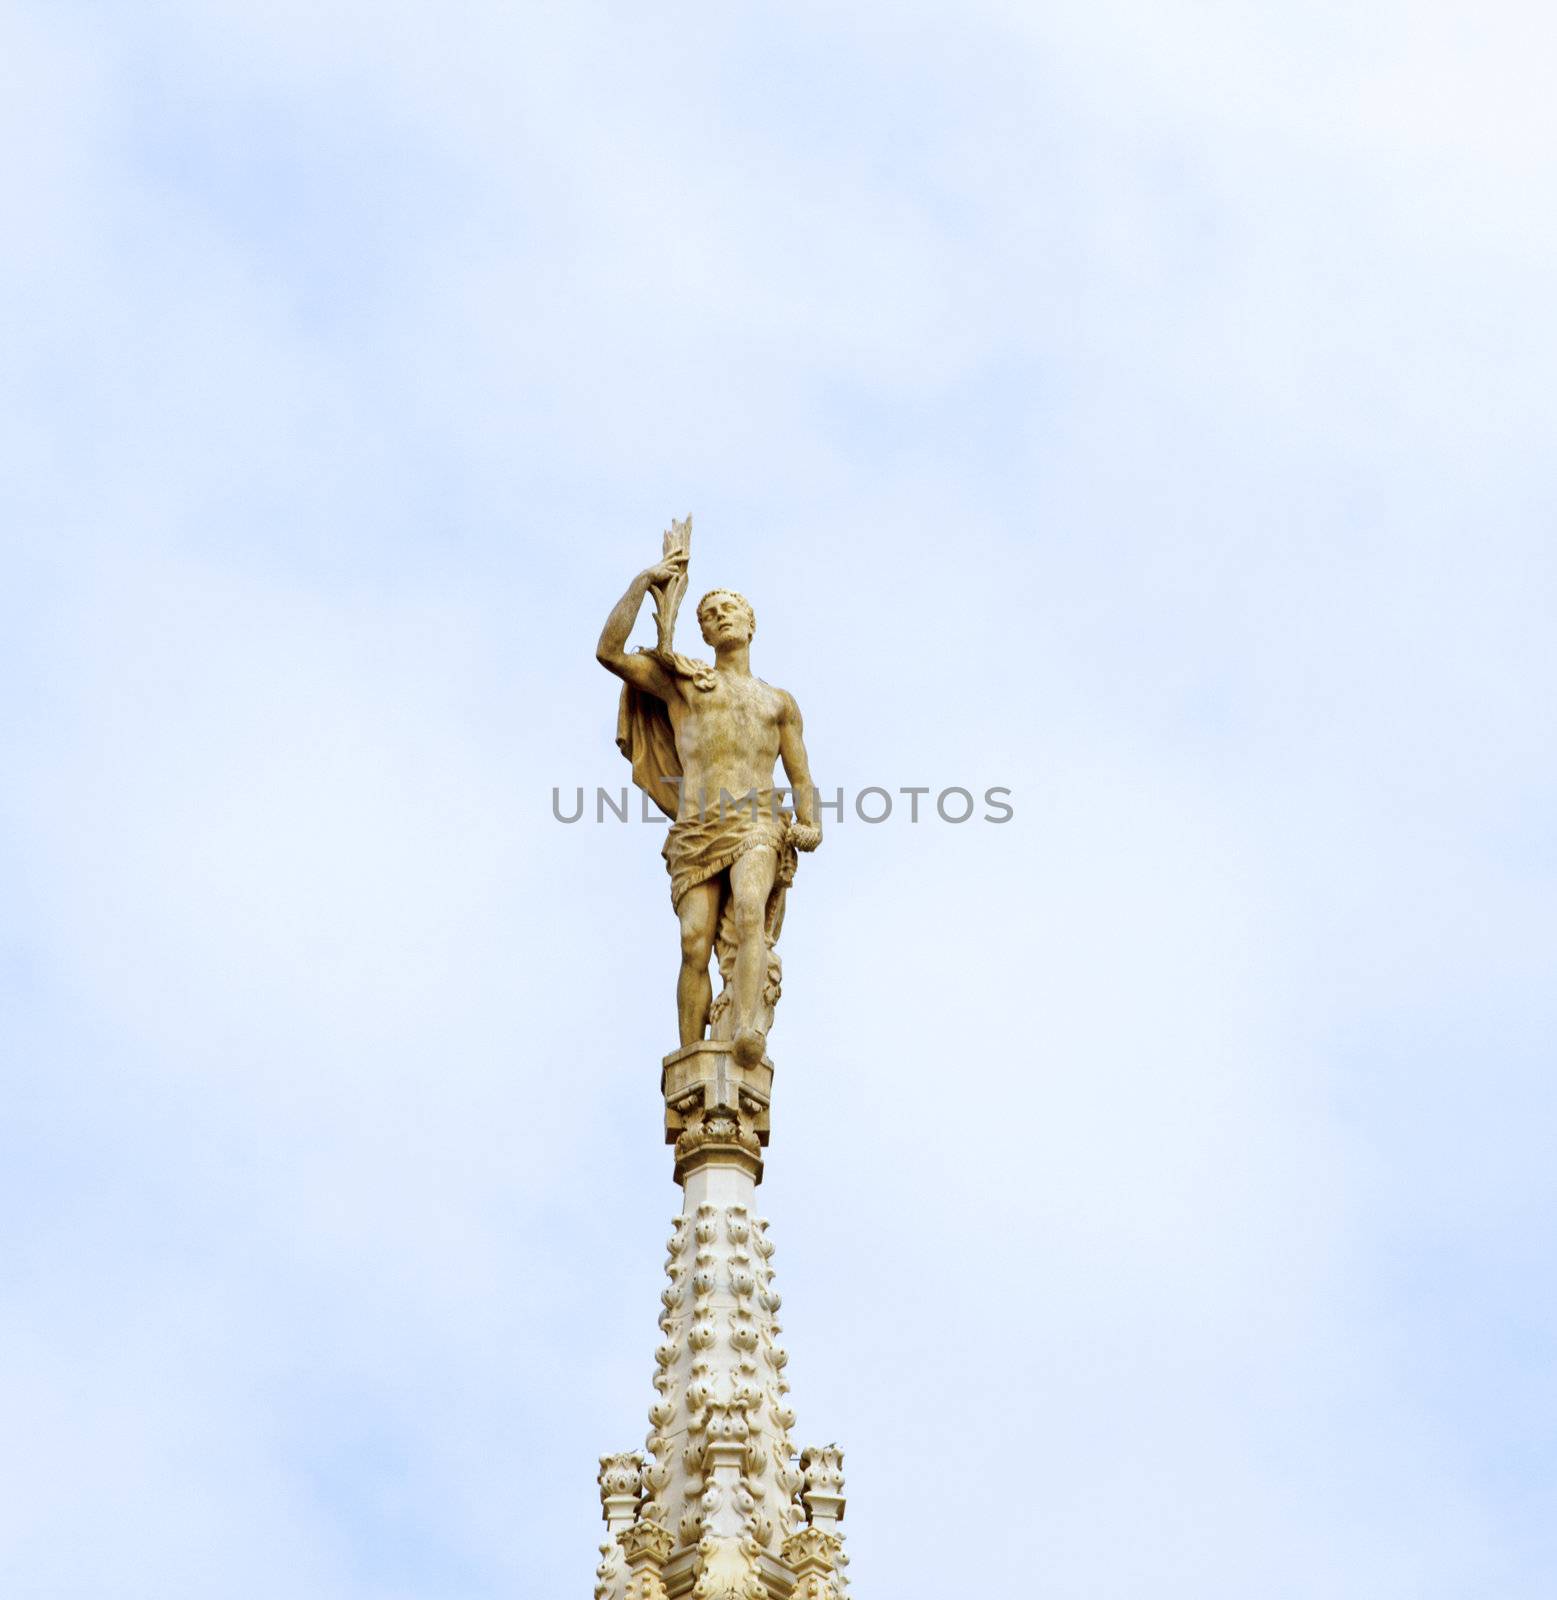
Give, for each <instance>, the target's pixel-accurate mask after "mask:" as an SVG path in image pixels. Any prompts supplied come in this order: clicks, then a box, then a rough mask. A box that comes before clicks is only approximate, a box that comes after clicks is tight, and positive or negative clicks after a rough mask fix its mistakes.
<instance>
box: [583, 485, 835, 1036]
mask: <svg viewBox="0 0 1557 1600" xmlns="http://www.w3.org/2000/svg"><path fill="white" fill-rule="evenodd" d="M691 540H692V519H691V517H690V516H689V517H688V518H687V519H686V521H685V522H673V523H672V525H671V529H670V532H668V533H667V534H666V535H665V546H664V554H663V557H662V559H661V560H660V562H659V564H658V565H657V566H653V567H649V568H647V569H646V570H645V571H643V572H640V573H639V574H638V576H637V577H636V578H634V579H633V581H632V582H631V583H630V584H629V585H628V586H627V592H626V593H625V594H624V595H623V596H622V598H621V599H620V600H619V601H618V602H617V604H616V606H615V608H614V609H613V610H612V612H611V615H610V616H609V617H607V618H606V624H605V628H604V629H603V630H602V632H601V635H600V645H599V648H598V649H597V651H596V652H595V653H596V656H597V657H598V659H599V661H600V663H601V665H602V666H604V667H606V668H608V669H609V670H610V671H611V672H614V673H615V674H616V675H617V676H618V677H619V678H621V679H623V680H624V687H623V689H622V698H621V709H620V715H619V718H618V722H617V744H618V745H619V746H620V747H621V750H622V754H623V755H624V756H626V757H627V759H628V760H629V761H630V762H631V763H632V769H633V781H634V782H635V783H636V784H637V785H638V786H639V788H641V789H643V790H644V792H645V793H647V794H648V795H649V797H650V798H651V799H652V800H654V802H655V803H656V804H657V805H658V806H659V807H660V809H661V810H662V811H664V812H665V814H666V815H667V816H668V817H669V818H670V819H671V828H670V834H669V836H668V837H667V839H666V841H665V848H664V856H665V865H666V868H667V869H668V870H669V872H670V895H671V902H672V904H673V905H674V906H675V908H676V915H677V917H678V918H679V920H680V923H681V972H680V976H679V977H678V979H677V983H676V1010H677V1017H678V1021H679V1024H680V1030H681V1043H682V1045H683V1046H687V1045H691V1044H696V1043H697V1042H698V1041H700V1040H701V1039H702V1038H703V1037H704V1032H705V1030H707V1029H711V1030H712V1037H713V1038H715V1039H726V1040H729V1041H730V1043H731V1050H732V1053H733V1054H734V1056H735V1059H736V1061H737V1062H738V1063H740V1064H741V1065H743V1066H754V1065H755V1064H756V1063H758V1062H759V1061H761V1060H762V1058H763V1055H764V1052H765V1050H766V1047H767V1034H768V1029H769V1028H770V1027H771V1026H772V1021H773V1009H774V1006H775V1005H776V1004H777V1001H778V997H779V987H780V965H779V959H778V954H777V951H776V949H775V946H776V944H777V942H778V936H779V932H780V929H781V928H782V926H783V920H784V900H785V894H786V891H787V890H788V888H789V886H790V884H791V883H793V882H794V877H795V866H796V860H797V852H799V851H803V850H804V851H809V850H815V849H816V847H817V846H818V845H819V844H820V843H821V842H822V830H821V826H820V824H819V823H818V821H817V807H816V791H815V789H814V788H813V786H812V783H811V772H810V768H809V766H808V764H807V761H806V748H805V740H804V737H803V734H802V726H801V719H800V708H799V707H798V706H797V705H796V704H795V701H794V697H793V696H792V695H790V694H788V693H786V692H785V691H784V690H783V689H775V688H774V687H773V686H772V685H771V684H767V683H764V682H763V681H762V679H761V678H757V677H753V676H752V670H751V640H752V633H753V631H754V629H755V626H756V615H755V613H754V612H753V610H752V608H751V605H750V604H749V603H748V602H747V601H746V600H745V599H743V598H742V597H741V596H740V595H738V594H735V593H732V592H731V591H730V590H728V589H714V590H712V591H710V592H709V593H708V594H706V595H704V596H703V598H702V599H701V600H700V601H699V602H698V606H697V620H698V624H699V626H700V627H701V629H702V633H703V638H704V640H705V642H706V643H707V644H708V645H709V646H710V647H711V648H712V650H713V652H714V663H713V665H712V666H709V664H708V663H707V662H706V661H699V660H694V659H691V658H689V657H687V656H683V655H678V654H677V653H676V650H675V638H674V636H675V626H676V612H677V608H678V607H679V606H680V603H681V598H682V595H683V594H684V593H685V592H686V586H687V565H688V561H689V557H690V547H691ZM651 593H652V594H653V595H654V600H655V613H656V623H657V629H658V641H657V643H656V644H655V646H654V647H653V648H652V649H648V650H637V651H633V652H632V653H630V654H629V653H628V651H627V648H626V647H627V640H628V637H629V636H630V635H631V633H632V630H633V624H634V623H635V622H636V621H637V618H638V612H639V609H640V608H641V607H642V605H643V600H644V596H645V595H647V594H651ZM776 760H782V761H783V763H784V773H785V776H786V777H787V778H788V779H789V789H790V791H791V792H792V793H793V796H794V811H793V813H791V812H789V811H786V810H784V809H783V808H782V807H781V804H780V795H781V791H776V790H775V789H774V786H773V764H774V762H775V761H776ZM716 951H717V954H718V959H719V972H720V976H721V978H722V979H723V985H724V986H723V990H722V992H721V993H720V995H719V997H718V998H717V999H715V998H714V994H713V982H712V980H711V978H710V976H709V970H708V968H709V960H710V958H711V957H712V956H713V955H714V954H715V953H716Z"/></svg>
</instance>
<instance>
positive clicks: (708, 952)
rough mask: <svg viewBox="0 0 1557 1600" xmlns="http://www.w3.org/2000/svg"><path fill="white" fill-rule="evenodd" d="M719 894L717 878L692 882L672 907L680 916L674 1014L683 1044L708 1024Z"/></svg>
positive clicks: (693, 1040) (694, 1040) (694, 1039)
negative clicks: (710, 967)
mask: <svg viewBox="0 0 1557 1600" xmlns="http://www.w3.org/2000/svg"><path fill="white" fill-rule="evenodd" d="M719 894H720V885H719V880H718V879H717V878H715V879H713V880H712V881H711V882H709V883H698V884H694V885H693V886H692V887H691V888H690V889H688V890H687V892H686V893H685V894H684V895H682V897H681V904H680V905H678V906H677V907H676V915H677V916H678V917H680V919H681V975H680V977H679V978H677V980H676V1017H677V1020H678V1022H679V1023H680V1025H681V1042H682V1044H684V1045H687V1044H696V1043H697V1042H698V1040H699V1039H701V1038H702V1037H703V1030H704V1028H706V1027H707V1026H708V1008H709V1006H710V1005H712V1004H713V999H714V985H713V980H712V979H711V978H710V977H709V975H708V962H709V958H710V957H711V956H712V955H713V953H714V934H715V932H716V931H717V930H718V927H719Z"/></svg>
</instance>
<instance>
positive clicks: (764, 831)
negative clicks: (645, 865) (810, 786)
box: [664, 789, 797, 935]
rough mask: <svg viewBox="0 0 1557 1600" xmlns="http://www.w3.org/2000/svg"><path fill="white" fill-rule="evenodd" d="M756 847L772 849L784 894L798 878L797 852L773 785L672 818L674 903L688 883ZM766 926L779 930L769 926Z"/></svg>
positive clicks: (669, 842)
mask: <svg viewBox="0 0 1557 1600" xmlns="http://www.w3.org/2000/svg"><path fill="white" fill-rule="evenodd" d="M752 850H771V851H772V852H773V853H774V855H776V856H777V857H778V863H779V870H778V874H777V876H776V877H775V879H774V883H773V893H774V894H775V895H782V894H783V892H784V890H785V889H786V888H788V887H789V885H790V884H791V883H793V882H794V881H795V862H796V859H797V857H796V852H795V847H794V846H793V845H792V844H790V843H789V813H788V812H787V811H780V810H779V809H778V806H777V802H776V798H775V795H774V792H773V790H772V789H759V790H758V791H757V794H756V797H755V799H753V798H750V797H748V798H746V799H744V800H742V801H740V803H738V804H727V805H723V806H721V805H720V804H719V802H718V800H716V799H714V800H710V803H709V805H708V808H707V810H706V811H704V812H702V813H701V814H700V815H699V814H694V815H692V816H691V817H687V818H684V819H683V820H681V821H679V822H673V823H672V824H671V826H670V837H669V838H667V839H666V841H665V849H664V856H665V867H666V870H667V871H668V872H669V873H670V899H671V904H672V905H676V906H679V905H680V904H681V900H682V896H683V895H685V894H686V892H687V890H688V889H691V888H694V887H695V886H696V885H698V884H700V883H707V882H708V880H709V879H710V878H713V877H717V876H718V875H719V874H720V873H721V872H723V871H724V870H725V869H726V868H727V867H733V866H734V865H735V863H736V862H737V861H739V860H740V859H741V857H742V856H744V855H746V854H747V853H748V852H749V851H752ZM772 909H773V908H772V906H771V902H770V912H771V910H772ZM771 920H772V918H771V915H770V917H769V919H768V921H769V922H770V923H771ZM768 931H769V932H770V933H773V934H775V935H776V933H777V929H776V928H772V927H771V926H770V928H769V930H768Z"/></svg>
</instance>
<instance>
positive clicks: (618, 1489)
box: [596, 1452, 643, 1534]
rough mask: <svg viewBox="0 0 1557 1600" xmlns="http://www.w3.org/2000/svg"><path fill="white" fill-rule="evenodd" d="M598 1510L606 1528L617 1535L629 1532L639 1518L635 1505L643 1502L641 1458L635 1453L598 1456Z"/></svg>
mask: <svg viewBox="0 0 1557 1600" xmlns="http://www.w3.org/2000/svg"><path fill="white" fill-rule="evenodd" d="M596 1481H597V1482H598V1483H599V1485H600V1508H601V1512H602V1514H603V1515H604V1517H605V1521H606V1528H607V1530H608V1531H609V1532H610V1533H612V1534H616V1533H619V1532H620V1531H621V1530H622V1529H623V1528H630V1527H631V1526H632V1524H633V1519H634V1518H635V1517H636V1516H637V1515H638V1503H639V1501H641V1500H642V1499H643V1457H642V1456H641V1455H638V1454H637V1453H636V1452H624V1453H623V1454H621V1455H614V1456H601V1458H600V1475H599V1477H598V1479H597V1480H596Z"/></svg>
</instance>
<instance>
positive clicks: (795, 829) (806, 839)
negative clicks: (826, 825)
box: [789, 822, 822, 850]
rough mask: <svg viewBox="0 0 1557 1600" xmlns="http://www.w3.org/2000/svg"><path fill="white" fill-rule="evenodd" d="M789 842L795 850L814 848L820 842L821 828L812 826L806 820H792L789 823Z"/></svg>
mask: <svg viewBox="0 0 1557 1600" xmlns="http://www.w3.org/2000/svg"><path fill="white" fill-rule="evenodd" d="M789 842H790V843H791V844H792V845H794V847H795V848H796V849H797V850H814V849H816V847H817V846H818V845H819V844H820V843H821V842H822V830H821V829H820V828H813V827H812V826H811V824H810V823H808V822H792V823H790V825H789Z"/></svg>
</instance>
